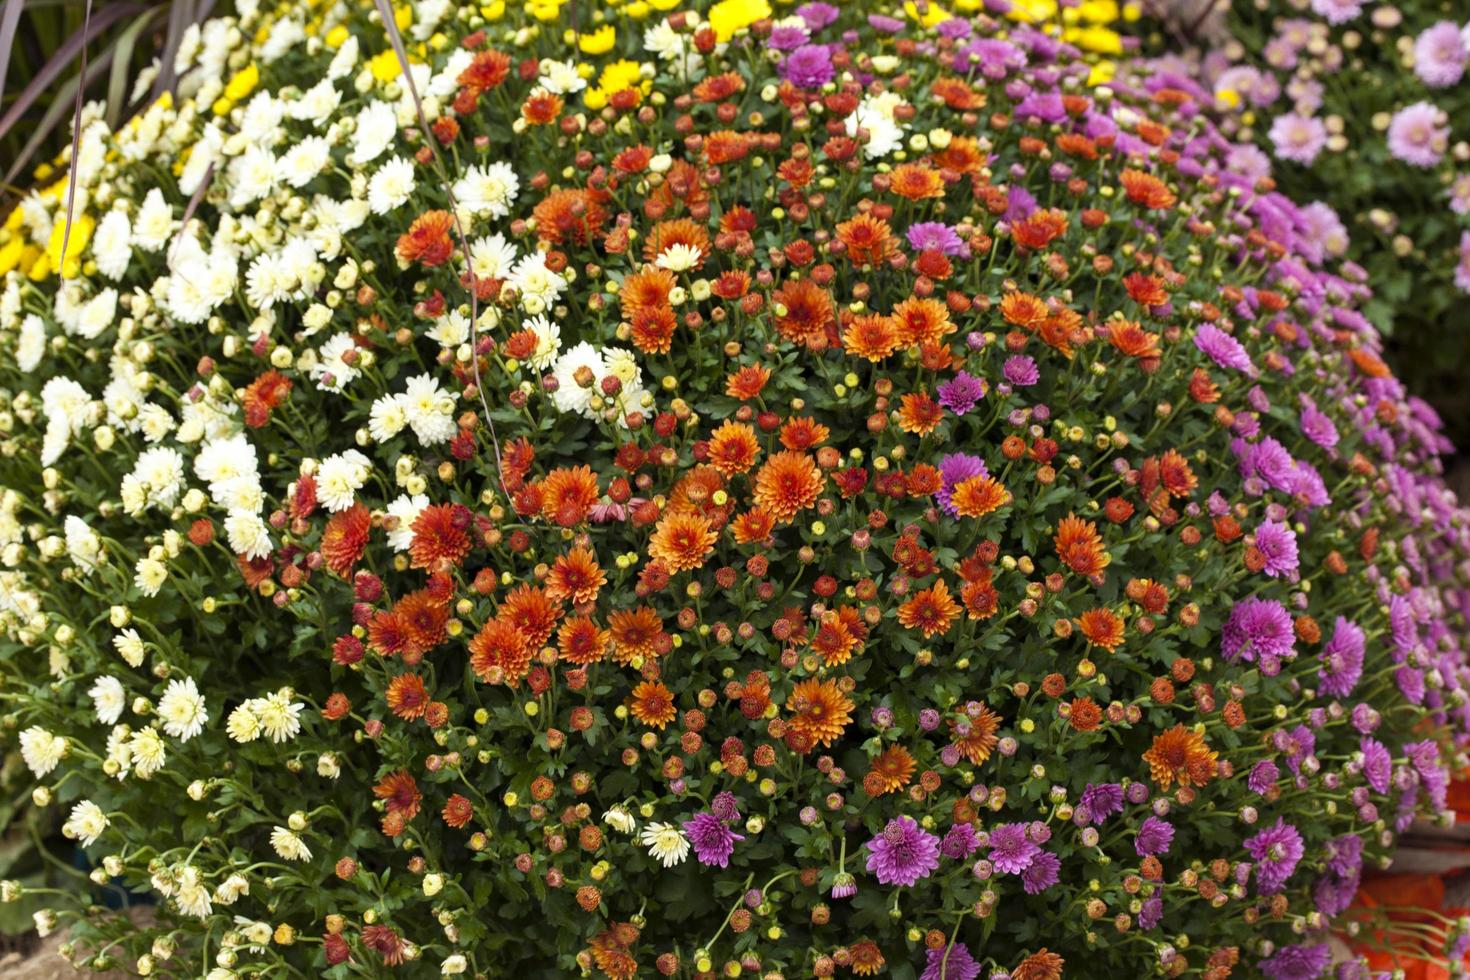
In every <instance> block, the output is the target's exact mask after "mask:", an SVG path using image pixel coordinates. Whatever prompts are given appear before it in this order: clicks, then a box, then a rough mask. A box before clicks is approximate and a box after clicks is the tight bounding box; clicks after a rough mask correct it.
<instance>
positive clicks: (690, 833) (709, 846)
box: [684, 812, 745, 868]
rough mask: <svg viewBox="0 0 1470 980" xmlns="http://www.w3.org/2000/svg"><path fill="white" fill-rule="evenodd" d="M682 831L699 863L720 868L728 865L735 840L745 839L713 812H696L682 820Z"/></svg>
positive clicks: (733, 851)
mask: <svg viewBox="0 0 1470 980" xmlns="http://www.w3.org/2000/svg"><path fill="white" fill-rule="evenodd" d="M684 833H685V835H686V836H687V837H688V838H689V843H690V845H691V846H692V847H693V848H694V854H695V856H696V857H698V858H699V861H700V863H701V864H706V865H711V866H714V867H720V868H724V867H728V866H729V864H730V855H731V854H734V853H735V842H736V841H742V840H745V838H744V837H743V836H741V835H740V834H737V833H735V832H734V831H733V830H731V829H730V828H729V827H726V826H725V822H724V821H723V820H721V819H720V818H719V817H717V816H715V815H714V814H713V813H704V812H701V813H696V814H695V815H694V817H693V818H692V819H689V820H686V821H684Z"/></svg>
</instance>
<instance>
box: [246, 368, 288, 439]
mask: <svg viewBox="0 0 1470 980" xmlns="http://www.w3.org/2000/svg"><path fill="white" fill-rule="evenodd" d="M290 395H291V379H290V378H288V377H286V376H285V375H284V374H282V373H281V372H280V371H267V372H265V373H264V374H262V375H261V376H260V377H258V378H256V379H255V380H254V381H252V382H250V384H249V385H248V386H246V388H245V392H244V405H245V424H246V425H248V426H250V428H252V429H259V428H260V427H261V426H263V425H265V424H266V423H267V422H269V421H270V420H271V412H272V411H274V410H275V409H276V408H278V407H280V405H281V404H282V403H284V402H285V400H286V399H287V398H289V397H290Z"/></svg>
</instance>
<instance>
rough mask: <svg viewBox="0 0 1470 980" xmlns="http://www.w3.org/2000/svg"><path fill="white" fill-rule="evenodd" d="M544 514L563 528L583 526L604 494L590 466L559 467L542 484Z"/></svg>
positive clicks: (542, 509) (542, 512) (547, 475)
mask: <svg viewBox="0 0 1470 980" xmlns="http://www.w3.org/2000/svg"><path fill="white" fill-rule="evenodd" d="M540 487H541V514H542V516H544V517H545V518H546V519H547V520H548V521H553V522H555V523H557V524H559V525H561V526H562V527H573V526H575V525H577V524H580V523H582V521H583V520H585V519H586V517H587V512H588V511H589V510H591V509H592V508H593V507H594V506H595V505H596V504H597V501H598V499H599V498H600V496H601V494H600V493H599V492H598V489H597V474H595V473H593V472H592V467H590V466H572V467H558V468H556V469H554V470H552V471H551V472H550V473H548V474H546V479H544V480H542V481H541V483H540Z"/></svg>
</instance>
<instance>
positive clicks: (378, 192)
mask: <svg viewBox="0 0 1470 980" xmlns="http://www.w3.org/2000/svg"><path fill="white" fill-rule="evenodd" d="M413 188H414V179H413V164H411V163H409V162H408V161H407V160H405V159H403V157H394V158H393V159H391V160H389V161H388V162H387V163H385V164H383V165H382V166H381V167H379V168H378V170H377V172H376V173H374V174H373V176H372V179H371V180H369V181H368V207H370V208H372V211H373V214H387V213H388V212H389V211H392V210H393V209H394V208H396V207H398V206H400V205H402V204H403V203H404V202H406V201H407V200H408V198H409V195H411V194H412V193H413Z"/></svg>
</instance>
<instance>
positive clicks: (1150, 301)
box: [1123, 272, 1169, 306]
mask: <svg viewBox="0 0 1470 980" xmlns="http://www.w3.org/2000/svg"><path fill="white" fill-rule="evenodd" d="M1123 288H1124V289H1126V290H1128V295H1129V296H1130V297H1132V299H1133V302H1135V303H1137V304H1139V305H1140V306H1162V305H1164V304H1165V303H1167V302H1169V291H1168V290H1167V289H1165V288H1164V280H1162V279H1160V278H1159V277H1158V276H1151V275H1149V274H1148V273H1146V272H1130V273H1128V275H1126V276H1124V277H1123Z"/></svg>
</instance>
